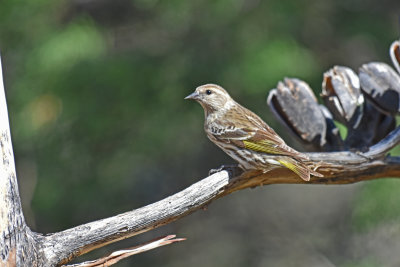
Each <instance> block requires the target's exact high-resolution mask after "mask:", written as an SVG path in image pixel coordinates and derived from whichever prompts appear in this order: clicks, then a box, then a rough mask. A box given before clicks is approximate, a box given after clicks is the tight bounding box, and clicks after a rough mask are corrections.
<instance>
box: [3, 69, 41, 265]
mask: <svg viewBox="0 0 400 267" xmlns="http://www.w3.org/2000/svg"><path fill="white" fill-rule="evenodd" d="M0 157H1V160H0V266H15V265H16V266H26V265H25V262H34V261H35V259H36V250H35V247H34V246H31V244H32V243H34V241H33V239H32V237H33V234H32V233H31V231H30V230H29V228H28V227H27V226H26V223H25V218H24V215H23V213H22V207H21V200H20V197H19V192H18V183H17V176H16V173H15V164H14V154H13V149H12V144H11V135H10V127H9V122H8V113H7V105H6V98H5V92H4V85H3V75H2V69H1V61H0Z"/></svg>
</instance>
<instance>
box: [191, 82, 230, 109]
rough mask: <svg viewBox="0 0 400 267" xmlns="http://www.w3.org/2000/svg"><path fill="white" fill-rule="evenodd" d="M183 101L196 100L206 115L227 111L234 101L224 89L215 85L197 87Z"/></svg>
mask: <svg viewBox="0 0 400 267" xmlns="http://www.w3.org/2000/svg"><path fill="white" fill-rule="evenodd" d="M185 99H192V100H196V101H197V102H199V103H200V105H201V106H202V107H203V108H204V111H205V112H206V113H212V112H215V111H223V110H227V109H229V108H231V107H232V106H233V105H234V104H235V101H234V100H233V99H232V98H231V97H230V95H229V94H228V93H227V92H226V91H225V89H224V88H222V87H221V86H219V85H216V84H205V85H202V86H199V87H197V88H196V90H195V91H194V92H193V93H192V94H190V95H188V96H187V97H185Z"/></svg>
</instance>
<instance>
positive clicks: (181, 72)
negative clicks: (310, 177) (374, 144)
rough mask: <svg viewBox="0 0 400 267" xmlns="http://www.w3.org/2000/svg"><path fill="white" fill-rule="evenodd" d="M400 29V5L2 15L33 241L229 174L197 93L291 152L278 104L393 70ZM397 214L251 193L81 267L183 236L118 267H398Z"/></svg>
mask: <svg viewBox="0 0 400 267" xmlns="http://www.w3.org/2000/svg"><path fill="white" fill-rule="evenodd" d="M399 15H400V2H399V1H398V0H384V1H372V0H366V1H361V0H350V1H348V0H329V1H317V0H297V1H294V0H292V1H286V0H285V1H282V0H269V1H260V0H247V1H245V0H217V1H211V0H210V1H200V0H195V1H176V0H173V1H160V0H114V1H107V0H74V1H65V0H63V1H50V0H37V1H18V0H17V1H15V0H13V1H12V0H3V1H1V2H0V50H1V54H2V61H3V71H4V78H5V85H6V94H7V101H8V108H9V114H10V120H11V131H12V137H13V145H14V150H15V155H16V164H17V172H18V178H19V184H20V191H21V197H22V200H23V205H24V212H25V215H26V219H27V221H28V223H29V225H30V226H31V227H32V228H33V229H34V230H35V231H38V232H42V233H49V232H55V231H60V230H63V229H66V228H69V227H73V226H76V225H79V224H82V223H86V222H89V221H93V220H96V219H100V218H104V217H108V216H112V215H115V214H118V213H120V212H124V211H128V210H131V209H134V208H138V207H141V206H143V205H146V204H149V203H152V202H154V201H157V200H159V199H162V198H164V197H166V196H168V195H170V194H173V193H175V192H177V191H179V190H181V189H183V188H185V187H187V186H189V185H190V184H192V183H194V182H196V181H198V180H200V179H201V178H203V177H205V176H207V173H208V170H209V169H211V168H216V167H218V166H220V165H221V164H228V163H231V162H232V160H231V159H230V158H228V156H226V155H225V154H224V153H223V152H221V151H220V150H219V149H218V148H217V147H215V146H214V145H213V144H211V143H210V142H209V141H208V140H207V138H206V136H205V134H204V132H203V119H204V118H203V111H202V109H201V107H200V105H198V104H196V103H193V102H189V101H184V100H183V98H184V97H185V96H186V95H188V94H189V93H191V92H192V91H193V90H194V88H195V87H196V86H199V85H201V84H205V83H209V82H213V83H217V84H220V85H222V86H223V87H225V88H227V89H228V91H229V92H230V93H231V95H233V97H234V98H235V99H237V100H238V101H239V102H240V103H242V104H243V105H245V106H246V107H248V108H250V109H252V110H253V111H255V112H256V113H258V114H259V115H260V116H261V117H262V118H264V119H265V120H266V121H267V122H268V123H269V124H270V125H271V126H272V127H274V128H275V129H276V130H277V132H278V133H279V134H281V135H282V136H283V137H284V139H285V140H287V142H288V143H289V144H291V145H295V146H296V144H293V141H292V139H291V137H290V136H289V135H287V134H286V133H285V130H284V129H283V128H281V127H280V125H279V124H278V123H277V121H276V120H275V119H274V118H273V117H272V115H271V112H270V111H269V110H268V108H267V107H266V105H265V98H266V96H267V93H268V91H269V90H270V89H271V88H274V86H275V85H276V83H277V82H278V81H279V80H281V79H283V77H285V76H289V77H298V78H301V79H304V80H305V81H307V82H308V83H309V84H310V85H311V87H312V88H313V89H314V90H315V92H316V94H317V95H318V94H319V92H320V86H321V81H322V74H323V72H324V71H326V70H327V69H328V68H329V67H331V66H333V65H335V64H340V65H346V66H349V67H352V68H353V69H355V70H357V68H358V67H359V66H360V64H362V63H366V62H369V61H384V62H387V63H388V62H389V56H388V48H389V45H390V43H391V42H392V41H393V40H395V39H397V38H398V37H399V32H400V25H399ZM297 148H298V149H301V148H300V147H298V146H297ZM398 152H399V151H397V153H398ZM394 153H396V151H395V152H394ZM399 203H400V181H397V180H389V179H388V180H381V181H372V182H365V183H362V184H361V183H360V184H355V185H345V186H301V185H274V186H268V187H263V188H257V189H254V190H245V191H241V192H238V193H235V194H233V195H230V196H227V197H225V198H223V199H220V200H218V201H216V202H215V203H213V204H211V205H210V207H209V208H208V210H207V211H198V212H196V213H195V214H192V215H190V216H189V217H186V218H184V219H181V220H179V221H177V222H174V223H172V224H170V225H167V226H164V227H161V228H159V229H157V230H155V231H151V232H149V233H146V234H143V235H140V236H137V237H134V238H131V239H128V240H126V241H123V242H120V243H117V244H114V245H111V246H108V247H106V248H104V249H101V250H97V251H95V252H93V253H90V254H88V255H87V256H84V257H81V258H78V259H77V260H78V261H83V260H87V259H94V258H96V257H99V256H101V255H104V254H106V253H107V252H110V251H112V250H113V249H114V250H115V249H118V248H124V247H128V246H133V245H135V244H138V243H140V242H144V241H147V240H150V239H152V238H154V237H157V236H160V235H165V234H171V233H174V234H177V235H178V236H179V237H186V238H187V239H188V240H187V241H185V242H183V243H179V244H175V245H171V246H167V247H163V248H160V249H156V250H154V251H151V252H147V253H144V254H141V255H137V256H134V257H131V258H129V259H126V260H123V261H121V262H120V263H118V264H117V265H116V266H120V267H123V266H229V267H234V266H344V267H350V266H351V267H356V266H357V267H361V266H363V267H364V266H365V267H366V266H368V267H369V266H399V265H400V256H399V254H398V251H399V250H400V242H399V240H400V205H399Z"/></svg>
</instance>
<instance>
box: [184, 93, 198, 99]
mask: <svg viewBox="0 0 400 267" xmlns="http://www.w3.org/2000/svg"><path fill="white" fill-rule="evenodd" d="M199 96H200V95H199V93H198V92H196V91H194V92H193V93H191V94H190V95H188V96H187V97H185V99H192V100H197V99H199Z"/></svg>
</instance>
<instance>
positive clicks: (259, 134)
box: [214, 107, 308, 159]
mask: <svg viewBox="0 0 400 267" xmlns="http://www.w3.org/2000/svg"><path fill="white" fill-rule="evenodd" d="M241 108H243V107H241ZM243 109H244V110H242V111H243V112H237V113H234V114H232V118H230V114H229V113H228V114H226V117H225V118H224V123H223V124H224V127H223V130H220V131H219V133H217V134H214V137H216V138H218V139H220V140H221V141H225V142H232V143H234V144H236V145H238V146H239V147H244V148H247V149H249V150H253V151H257V152H263V153H267V154H272V155H284V156H291V157H295V158H298V159H308V157H307V156H306V155H304V154H303V153H300V152H298V151H296V150H294V149H293V148H291V147H289V146H288V145H286V143H285V141H283V139H282V138H280V137H279V135H278V134H277V133H276V132H275V131H274V130H273V129H272V128H271V127H269V126H268V125H267V124H266V123H265V122H264V121H263V120H262V119H261V118H260V117H258V116H257V115H256V114H254V113H253V112H251V111H249V110H247V109H245V108H243Z"/></svg>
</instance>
